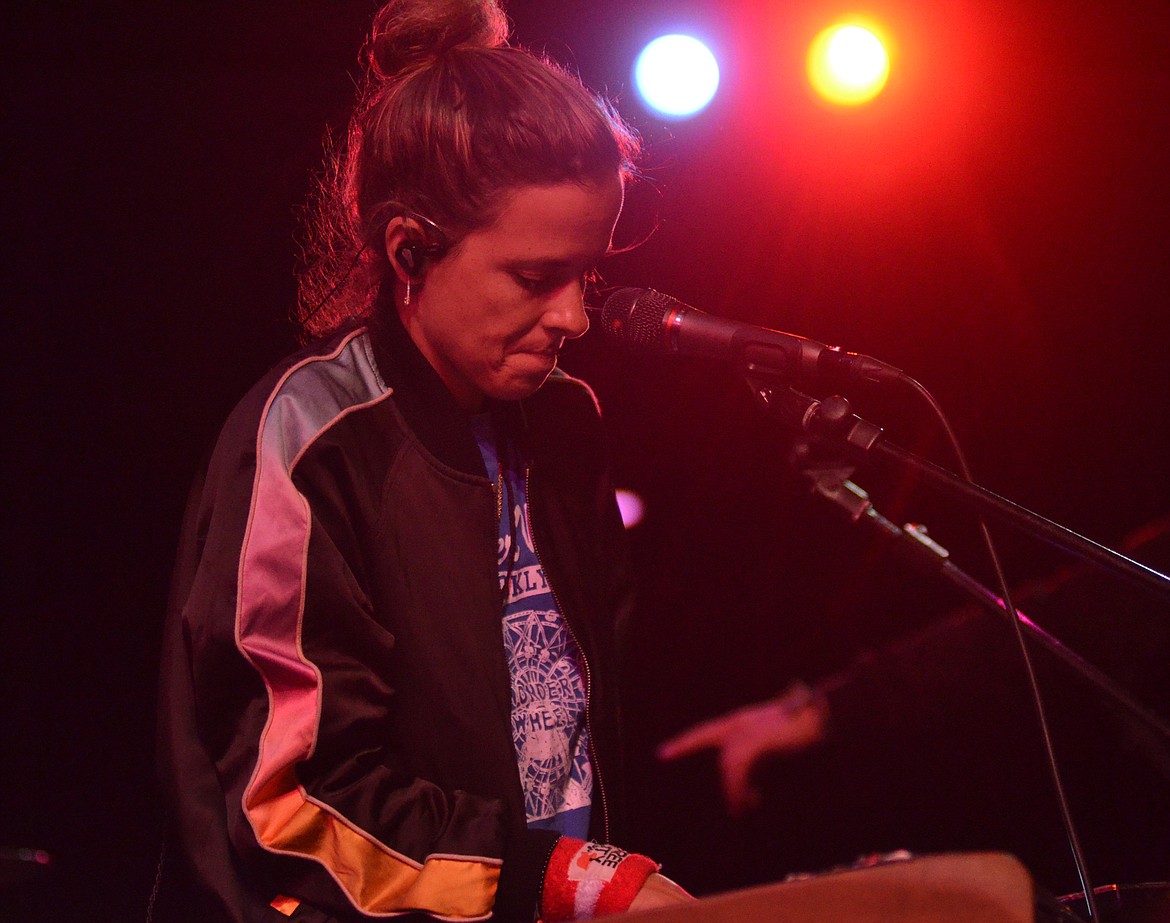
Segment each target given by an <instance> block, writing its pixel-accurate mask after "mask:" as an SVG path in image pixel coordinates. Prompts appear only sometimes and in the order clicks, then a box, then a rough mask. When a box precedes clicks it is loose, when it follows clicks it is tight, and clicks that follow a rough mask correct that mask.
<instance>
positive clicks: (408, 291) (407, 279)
mask: <svg viewBox="0 0 1170 923" xmlns="http://www.w3.org/2000/svg"><path fill="white" fill-rule="evenodd" d="M402 304H403V306H407V305H409V304H410V277H409V276H407V277H406V298H405V299H404V300H403V302H402Z"/></svg>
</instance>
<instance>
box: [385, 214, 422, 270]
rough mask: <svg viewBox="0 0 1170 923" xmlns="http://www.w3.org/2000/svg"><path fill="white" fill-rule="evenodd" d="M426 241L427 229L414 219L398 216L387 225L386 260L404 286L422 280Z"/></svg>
mask: <svg viewBox="0 0 1170 923" xmlns="http://www.w3.org/2000/svg"><path fill="white" fill-rule="evenodd" d="M425 240H426V235H425V229H424V228H423V227H422V225H420V224H419V223H418V222H417V221H415V220H414V219H413V218H408V217H406V216H403V215H398V216H397V217H395V218H391V219H390V221H389V223H388V224H387V225H386V232H385V238H384V246H385V248H386V259H388V260H389V261H390V268H391V269H392V270H393V271H394V275H395V276H396V277H397V279H398V281H399V282H401V283H402V284H403V285H405V284H406V283H407V282H414V283H416V284H417V283H418V282H420V281H421V279H422V271H423V253H422V251H423V247H424V246H425V245H424V243H423V241H425Z"/></svg>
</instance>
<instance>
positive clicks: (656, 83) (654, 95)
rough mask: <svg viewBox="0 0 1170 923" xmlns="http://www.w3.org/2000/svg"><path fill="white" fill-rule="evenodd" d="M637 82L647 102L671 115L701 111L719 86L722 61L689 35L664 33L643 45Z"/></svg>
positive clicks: (686, 115)
mask: <svg viewBox="0 0 1170 923" xmlns="http://www.w3.org/2000/svg"><path fill="white" fill-rule="evenodd" d="M634 85H635V86H636V87H637V88H638V92H639V93H640V94H641V96H642V99H643V100H644V101H645V103H646V105H648V106H650V108H652V109H655V110H656V111H658V112H660V113H662V114H663V115H667V116H671V117H672V118H686V117H688V116H692V115H695V114H696V113H698V112H700V111H701V110H702V109H703V108H704V107H705V106H706V105H707V103H709V102H711V100H712V98H713V97H714V96H715V90H716V89H718V87H719V64H718V63H717V62H716V61H715V55H713V54H712V53H711V51H710V49H708V48H707V46H706V45H704V44H703V43H702V42H700V41H699V40H698V39H697V38H692V37H691V36H689V35H664V36H662V37H661V38H656V39H654V41H652V42H651V43H650V44H649V45H647V46H646V47H645V48H643V49H642V53H641V54H640V55H638V60H637V61H636V62H635V63H634Z"/></svg>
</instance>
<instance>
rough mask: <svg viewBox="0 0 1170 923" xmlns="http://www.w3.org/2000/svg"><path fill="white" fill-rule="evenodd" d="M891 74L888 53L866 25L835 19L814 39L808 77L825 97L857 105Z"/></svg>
mask: <svg viewBox="0 0 1170 923" xmlns="http://www.w3.org/2000/svg"><path fill="white" fill-rule="evenodd" d="M889 76H890V56H889V54H888V53H887V52H886V49H885V46H884V45H883V44H882V40H881V39H880V38H879V37H878V36H877V35H876V34H875V33H874V32H873V31H872V30H871V29H870V28H868V27H866V26H861V25H858V24H856V23H837V24H836V25H833V26H830V27H829V28H827V29H825V30H823V31H822V32H821V33H820V34H819V35H818V36H817V37H816V39H814V40H813V43H812V45H811V47H810V48H809V52H808V79H809V81H810V82H811V83H812V85H813V88H814V89H815V90H816V91H817V93H819V94H820V95H821V96H822V97H823V98H824V99H826V100H828V101H829V102H831V103H836V104H837V105H840V106H858V105H861V104H862V103H867V102H869V101H870V100H871V99H873V98H874V97H875V96H877V95H878V94H879V93H880V92H881V91H882V88H883V87H885V85H886V80H887V79H888V78H889Z"/></svg>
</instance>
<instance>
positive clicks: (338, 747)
mask: <svg viewBox="0 0 1170 923" xmlns="http://www.w3.org/2000/svg"><path fill="white" fill-rule="evenodd" d="M279 416H280V413H279V408H278V407H277V406H275V405H266V406H265V412H264V414H262V416H261V423H260V436H259V438H258V439H256V440H254V441H252V442H251V445H249V440H248V439H246V438H235V439H233V437H232V436H231V434H230V432H226V431H225V436H224V437H223V438H222V439H221V447H220V451H219V452H218V453H217V458H216V460H215V461H214V462H213V465H212V470H211V474H210V475H209V479H208V483H207V485H206V487H205V490H204V492H203V499H202V503H201V509H200V510H199V511H198V513H197V514H196V515H195V516H194V517H193V521H192V522H190V523H189V524H188V527H187V528H188V530H189V531H190V532H193V533H194V534H197V535H198V539H197V540H195V541H194V542H191V543H189V544H193V545H195V546H196V548H197V551H196V552H195V553H194V554H193V555H192V560H191V562H190V565H189V566H190V570H191V573H190V576H189V577H187V578H185V579H184V581H183V583H184V591H183V592H182V593H181V594H180V595H181V598H179V599H176V600H175V602H174V605H175V606H176V608H177V610H178V611H177V616H178V618H177V621H178V622H179V624H180V626H181V627H180V629H179V631H180V633H181V635H182V637H183V638H184V644H183V645H182V648H181V649H182V650H183V651H184V653H183V655H182V656H184V657H186V658H187V661H188V662H187V663H184V664H181V665H179V664H175V665H172V667H177V668H179V669H180V671H181V672H183V673H184V674H187V675H189V676H190V677H191V686H192V694H191V700H192V701H193V703H194V705H193V709H192V711H193V717H192V719H191V725H192V726H187V727H184V726H182V724H181V719H178V718H177V716H176V720H177V721H178V723H175V722H172V723H171V727H170V728H169V730H168V731H167V733H168V734H169V736H170V737H171V739H172V741H171V745H170V749H171V750H172V751H173V750H176V749H183V748H187V749H192V748H198V749H200V750H202V751H203V752H205V753H206V754H207V759H206V760H203V761H198V762H199V764H200V765H204V766H208V767H210V766H214V771H215V774H216V778H215V779H214V780H213V782H214V784H209V781H211V780H208V779H206V778H204V779H198V780H196V779H189V778H188V779H183V778H179V779H175V780H173V781H172V782H171V783H170V784H169V785H168V787H169V788H170V789H171V791H172V792H174V793H177V795H174V796H173V797H177V798H179V799H182V798H184V797H185V795H184V793H185V792H187V791H191V790H196V789H197V790H199V791H200V792H201V793H203V795H204V796H206V793H207V792H208V791H209V790H214V791H220V792H222V797H223V801H222V803H221V806H220V807H219V808H218V809H217V811H216V813H217V814H220V816H222V817H223V818H224V824H223V826H224V828H225V829H226V831H227V834H228V837H229V838H230V842H231V847H232V848H231V852H232V853H233V854H234V855H235V856H236V857H237V859H238V864H239V865H240V867H241V868H243V869H245V870H246V871H244V872H243V875H244V877H245V878H246V879H248V881H249V886H250V887H251V888H252V890H253V891H255V894H257V895H261V894H262V895H263V896H264V899H265V900H273V899H276V898H279V897H287V898H292V899H293V900H294V901H298V900H299V901H303V902H308V903H310V904H312V905H313V906H316V907H320V908H321V909H323V910H325V911H326V912H328V913H331V914H336V915H338V916H341V917H345V918H353V917H354V915H355V911H357V914H358V915H369V916H377V915H386V914H395V913H401V912H408V911H421V912H424V913H428V914H431V915H435V916H441V917H443V918H446V919H468V920H474V919H483V918H486V917H488V916H489V915H491V914H492V912H493V908H495V909H497V910H503V909H504V908H512V909H510V910H508V915H509V916H512V917H514V918H516V919H519V918H525V919H528V920H530V919H532V918H533V913H534V909H535V907H536V905H537V901H538V900H539V895H540V888H541V885H542V881H543V869H544V865H545V864H546V863H547V859H548V856H549V855H550V854H551V852H552V849H553V847H554V846H555V842H556V836H555V834H554V835H550V834H548V833H547V832H532V833H528V832H526V831H523V830H521V831H513V830H511V829H510V828H509V823H508V818H507V816H506V811H505V806H504V804H503V802H502V801H501V800H499V799H495V798H490V797H483V796H477V795H473V794H470V793H468V792H464V791H453V790H445V789H443V788H442V787H440V786H439V785H436V784H434V783H432V782H430V781H428V780H427V779H425V778H419V777H417V776H416V775H415V774H412V773H411V772H410V771H408V770H407V769H406V768H405V767H404V766H403V765H401V763H400V761H399V760H398V758H397V756H396V754H395V752H394V748H393V746H392V743H391V741H392V738H391V737H390V736H388V734H387V733H386V730H387V721H386V714H387V710H388V707H389V702H390V699H391V697H392V695H393V689H392V688H391V686H390V679H389V673H388V671H387V658H388V656H389V652H390V651H392V649H393V643H394V639H393V637H391V636H390V635H389V633H388V632H387V630H386V629H384V628H383V627H381V626H380V625H379V624H378V622H377V621H376V620H375V619H374V618H372V617H371V601H370V599H369V597H368V595H367V591H366V588H365V584H364V580H363V573H362V559H361V555H360V554H359V553H358V543H357V542H356V540H355V529H354V523H353V521H352V519H351V518H348V517H347V515H346V514H347V512H348V510H347V509H345V508H343V506H344V505H343V504H342V502H341V501H340V500H339V501H338V502H337V503H336V504H332V505H331V504H328V503H326V504H320V503H319V502H318V501H317V500H316V498H314V500H312V501H311V500H310V499H309V497H308V496H306V493H307V492H306V491H305V490H304V489H303V487H302V486H301V485H299V484H297V483H294V478H293V476H292V472H293V470H294V468H295V466H296V463H297V461H298V459H299V458H300V457H301V455H302V453H303V452H304V450H305V448H306V446H305V444H304V443H305V439H304V438H303V434H302V435H301V436H298V435H297V434H298V425H299V424H298V421H295V420H293V421H289V420H284V421H280V420H279V419H277V418H279ZM274 419H276V420H277V425H274V424H273V420H274ZM266 421H267V423H268V425H267V426H266ZM229 427H230V425H229ZM290 434H291V438H290ZM225 442H226V444H227V445H228V447H229V448H228V449H227V450H225V449H224V444H225ZM252 445H254V446H255V449H254V451H253V450H252V448H251V446H252ZM241 446H243V447H244V448H242V449H241ZM351 499H352V498H351ZM310 631H311V632H313V633H315V635H316V637H317V642H318V643H316V645H315V646H314V649H313V656H312V657H310V656H308V655H307V654H306V648H305V644H304V641H305V636H306V634H307V633H308V632H310ZM322 641H324V642H325V643H322ZM179 738H185V740H184V741H181V742H179V743H176V742H175V741H176V740H178V739H179ZM172 762H173V763H175V764H176V765H178V764H180V763H182V764H183V765H188V766H190V765H194V764H195V762H196V761H191V760H186V761H179V760H175V761H172ZM183 771H185V770H183V769H180V770H179V772H180V773H181V772H183ZM178 813H179V816H180V818H182V817H183V816H187V817H193V816H197V815H196V814H194V813H192V812H183V811H179V812H178ZM206 835H210V836H215V835H216V834H215V832H213V830H210V829H207V828H205V829H203V830H192V829H188V830H186V831H185V836H186V839H187V843H188V851H191V852H198V851H199V850H200V849H201V848H202V847H201V845H200V839H201V837H203V836H206ZM504 867H508V868H509V874H508V875H507V876H505V881H504V883H503V885H501V869H502V868H504ZM256 882H261V883H262V885H261V886H260V887H259V888H258V889H257V888H255V887H253V886H255V885H256ZM213 886H214V885H213ZM265 889H267V890H265ZM269 890H270V891H271V894H269V893H268V891H269ZM509 892H512V893H511V894H509ZM221 900H229V899H228V898H223V899H221ZM260 910H261V911H267V908H266V907H262V908H260ZM247 918H249V919H261V918H262V917H261V916H260V915H259V913H257V915H255V916H251V915H249V916H248V917H247Z"/></svg>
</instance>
